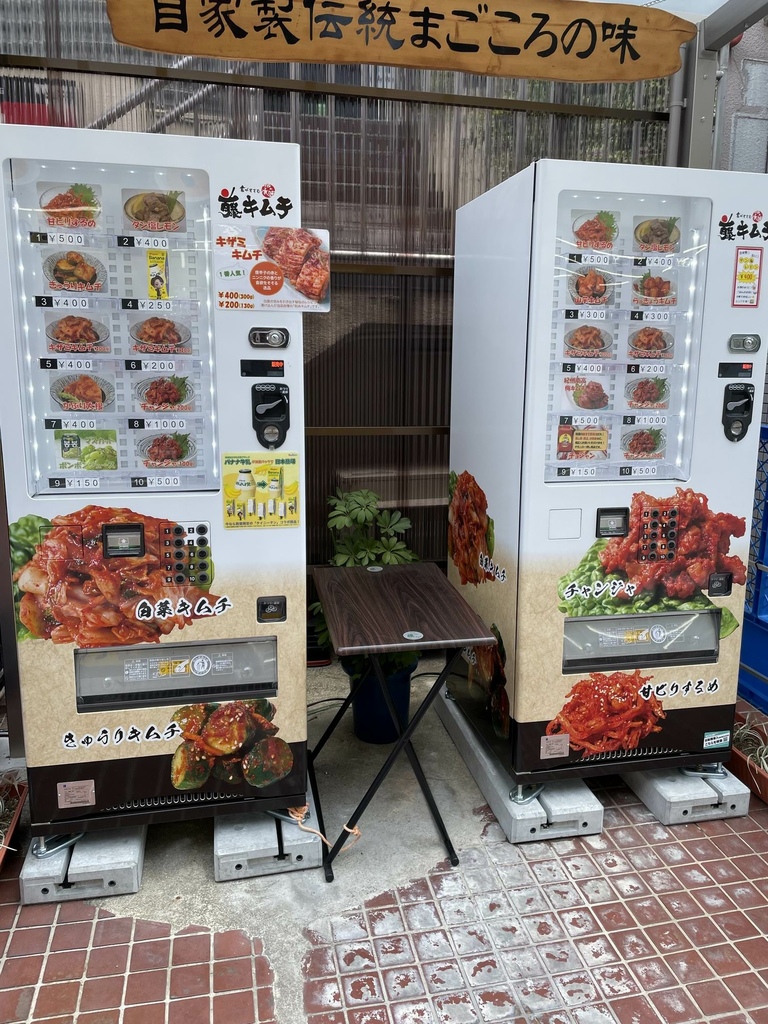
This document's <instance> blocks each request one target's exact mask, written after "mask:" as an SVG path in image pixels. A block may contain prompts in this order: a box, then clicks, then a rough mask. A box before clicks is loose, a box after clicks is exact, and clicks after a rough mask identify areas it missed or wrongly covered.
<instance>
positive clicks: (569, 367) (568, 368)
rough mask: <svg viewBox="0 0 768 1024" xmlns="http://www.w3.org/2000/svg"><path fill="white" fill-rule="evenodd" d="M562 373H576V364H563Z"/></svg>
mask: <svg viewBox="0 0 768 1024" xmlns="http://www.w3.org/2000/svg"><path fill="white" fill-rule="evenodd" d="M563 373H576V363H563Z"/></svg>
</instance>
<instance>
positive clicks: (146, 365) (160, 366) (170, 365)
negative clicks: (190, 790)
mask: <svg viewBox="0 0 768 1024" xmlns="http://www.w3.org/2000/svg"><path fill="white" fill-rule="evenodd" d="M131 361H132V362H137V360H131ZM141 369H142V370H153V371H155V372H162V373H173V372H174V370H175V369H176V363H174V361H173V360H172V359H142V360H141Z"/></svg>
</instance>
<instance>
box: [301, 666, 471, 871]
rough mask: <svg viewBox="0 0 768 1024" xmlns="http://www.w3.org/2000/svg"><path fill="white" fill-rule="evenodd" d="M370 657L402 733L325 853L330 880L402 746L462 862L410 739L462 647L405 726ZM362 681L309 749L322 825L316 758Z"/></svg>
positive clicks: (452, 855) (451, 855) (451, 854)
mask: <svg viewBox="0 0 768 1024" xmlns="http://www.w3.org/2000/svg"><path fill="white" fill-rule="evenodd" d="M368 657H369V658H370V659H371V663H372V664H373V670H374V673H375V675H376V679H377V681H378V683H379V686H380V687H381V692H382V695H383V697H384V700H385V702H386V705H387V710H388V711H389V714H390V716H391V718H392V721H393V722H394V723H395V727H396V728H397V731H398V733H399V737H398V740H397V742H396V743H395V745H394V747H393V748H392V750H391V751H390V753H389V756H388V757H387V759H386V761H385V762H384V764H383V765H382V767H381V768H380V769H379V772H378V774H377V775H376V778H375V779H374V780H373V782H372V783H371V785H370V786H369V787H368V790H367V792H366V794H365V796H364V797H363V798H362V800H361V801H360V803H359V804H358V805H357V807H356V808H355V809H354V811H353V812H352V814H351V815H350V817H349V820H348V821H347V823H346V825H345V826H344V828H343V829H342V831H341V833H340V834H339V837H338V839H337V840H336V842H335V843H334V844H333V846H332V847H331V849H330V850H329V851H327V852H326V854H325V856H324V858H323V867H324V869H325V880H326V881H327V882H332V881H333V868H332V864H333V861H334V860H335V858H336V856H337V855H338V853H339V851H340V850H341V848H342V846H343V845H344V843H345V842H346V841H347V840H348V839H349V834H350V832H352V831H353V830H354V828H355V826H356V825H357V823H358V821H359V820H360V818H361V817H362V815H363V813H364V812H365V809H366V808H367V807H368V804H369V803H370V802H371V800H372V799H373V798H374V796H375V795H376V792H377V790H378V789H379V787H380V786H381V784H382V782H383V781H384V780H385V779H386V777H387V775H389V772H390V771H391V769H392V766H393V764H394V763H395V761H396V760H397V758H398V757H399V755H400V753H401V751H403V750H405V753H406V756H407V758H408V760H409V761H410V764H411V768H412V770H413V773H414V775H415V776H416V780H417V782H418V783H419V786H420V787H421V791H422V793H423V794H424V799H425V800H426V801H427V806H428V807H429V810H430V813H431V815H432V819H433V820H434V822H435V825H436V827H437V830H438V832H439V833H440V837H441V838H442V840H443V844H444V845H445V849H446V851H447V853H448V859H449V861H450V862H451V864H453V865H454V867H455V866H456V865H457V864H458V863H459V858H458V855H457V854H456V850H455V849H454V847H453V843H452V842H451V838H450V836H449V835H448V830H447V829H446V827H445V822H444V821H443V819H442V816H441V814H440V811H439V810H438V808H437V804H436V803H435V798H434V796H433V795H432V790H431V789H430V788H429V783H428V782H427V779H426V776H425V775H424V771H423V769H422V767H421V764H420V763H419V759H418V758H417V756H416V751H415V750H414V749H413V745H412V743H411V736H412V735H413V734H414V732H415V731H416V729H417V728H418V726H419V723H420V722H421V720H422V718H423V717H424V715H425V714H426V713H427V711H428V710H429V708H430V706H431V705H432V703H433V701H434V700H435V698H436V697H437V696H438V694H439V693H440V690H441V688H442V687H443V686H444V685H445V680H446V679H447V678H448V676H449V675H450V673H451V671H452V669H453V666H454V665H455V664H456V662H457V661H458V660H459V658H460V657H461V649H460V648H457V649H456V650H455V651H454V652H452V657H450V658H449V659H448V662H447V664H446V666H445V668H444V669H443V670H442V672H441V673H440V675H439V676H438V677H437V679H436V680H435V682H434V683H433V684H432V687H431V688H430V690H429V693H428V694H427V695H426V697H425V698H424V700H423V701H422V702H421V704H420V705H419V707H418V709H417V710H416V712H415V714H414V715H413V717H412V718H411V720H410V722H409V723H408V725H407V726H406V728H405V729H403V728H402V726H401V725H400V719H399V718H398V715H397V710H396V709H395V705H394V703H393V701H392V698H391V696H390V694H389V690H388V688H387V679H386V676H385V675H384V672H383V670H382V667H381V663H380V662H379V659H378V656H377V655H376V654H370V655H368ZM362 684H363V677H361V678H360V679H358V681H357V683H356V684H355V686H354V687H353V688H352V692H351V693H350V694H349V696H348V697H347V698H346V699H345V700H344V703H343V704H342V705H341V707H340V708H339V710H338V711H337V712H336V714H335V715H334V717H333V719H332V721H331V722H330V724H329V725H328V728H327V729H326V730H325V732H324V733H323V735H322V736H321V737H320V739H319V740H318V742H317V745H316V746H315V748H314V750H308V751H307V756H308V762H309V780H310V786H311V787H312V792H313V794H314V798H315V803H316V806H317V812H318V820H319V821H320V823H321V828H322V811H321V810H320V799H319V795H318V792H317V781H316V779H315V772H314V762H315V760H316V759H317V757H318V755H319V754H320V751H321V750H322V749H323V747H324V746H325V744H326V742H327V741H328V740H329V739H330V737H331V735H332V734H333V732H334V730H335V729H336V726H337V725H338V724H339V722H340V721H341V719H342V718H343V717H344V714H345V713H346V711H347V708H349V706H350V704H351V703H352V700H353V698H354V697H355V695H356V694H357V691H358V690H359V688H360V687H361V686H362Z"/></svg>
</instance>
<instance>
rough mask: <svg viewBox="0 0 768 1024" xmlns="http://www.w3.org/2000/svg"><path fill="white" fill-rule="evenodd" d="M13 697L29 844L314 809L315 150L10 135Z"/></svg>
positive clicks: (323, 301) (319, 249)
mask: <svg viewBox="0 0 768 1024" xmlns="http://www.w3.org/2000/svg"><path fill="white" fill-rule="evenodd" d="M0 137H1V138H2V142H3V153H4V160H3V164H2V181H3V191H4V201H3V204H2V206H3V211H2V221H1V222H0V224H1V227H0V233H1V234H2V242H1V243H0V244H2V246H3V247H4V251H5V259H4V261H3V263H4V268H3V271H2V273H0V301H2V305H3V308H4V309H5V311H6V326H7V331H6V345H5V358H4V365H3V375H2V381H0V391H1V398H0V434H1V436H2V461H3V485H4V487H3V491H4V502H5V512H6V516H5V518H6V519H7V524H8V525H7V528H6V527H5V526H4V527H3V554H2V565H3V568H4V574H3V575H4V582H3V584H2V595H1V600H0V616H1V620H0V625H1V627H2V645H3V651H4V654H5V659H6V667H7V675H8V677H9V678H10V679H16V680H18V691H19V694H20V703H21V714H22V719H23V735H24V748H25V755H26V760H27V766H28V777H29V794H30V807H31V818H32V830H33V834H35V835H38V836H45V835H47V834H50V833H53V832H57V833H61V832H68V831H69V832H73V831H77V830H87V829H92V828H96V827H99V826H107V825H109V826H114V825H115V824H127V823H131V824H144V823H148V822H150V821H155V820H162V819H163V818H169V817H174V818H180V817H185V816H192V815H201V814H213V813H218V812H221V811H227V810H233V809H241V810H242V809H243V808H244V807H253V808H256V809H263V810H265V809H271V808H276V807H280V806H282V807H284V806H286V805H292V804H295V803H299V804H303V803H305V794H306V782H305V774H306V699H305V645H306V610H305V609H306V599H305V585H306V570H305V540H304V494H303V487H304V455H303V453H304V442H303V433H304V427H303V361H302V311H303V310H316V311H322V310H323V309H327V308H328V301H329V299H328V280H329V273H328V269H329V263H328V261H329V255H328V247H327V235H324V234H323V233H322V232H311V231H307V230H305V229H304V228H302V227H301V207H300V197H299V155H298V147H296V146H292V145H277V144H270V143H256V142H248V143H246V142H230V141H224V140H221V139H209V140H205V139H195V138H189V137H182V136H172V137H171V136H169V137H162V136H160V137H157V136H141V135H135V134H123V133H118V132H96V131H79V130H70V129H49V128H31V127H29V128H22V127H16V126H5V127H3V128H1V129H0Z"/></svg>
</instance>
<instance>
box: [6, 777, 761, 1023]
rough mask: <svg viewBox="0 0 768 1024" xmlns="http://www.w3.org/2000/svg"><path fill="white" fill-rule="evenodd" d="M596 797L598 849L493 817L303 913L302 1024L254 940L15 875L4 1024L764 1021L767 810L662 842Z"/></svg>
mask: <svg viewBox="0 0 768 1024" xmlns="http://www.w3.org/2000/svg"><path fill="white" fill-rule="evenodd" d="M595 788H596V792H597V794H598V796H599V797H600V798H601V799H602V800H603V801H604V803H605V806H606V813H605V826H606V827H605V830H604V832H603V834H602V835H601V836H595V837H580V838H577V839H573V840H570V839H565V840H556V841H553V842H551V843H546V842H539V843H534V844H524V845H521V846H512V845H510V844H509V843H507V842H506V840H505V839H504V837H503V835H502V833H501V830H500V829H499V826H498V825H497V824H496V822H495V821H493V819H492V817H491V816H490V814H489V813H488V817H487V824H486V826H485V829H484V835H483V841H482V843H481V844H479V845H478V846H477V847H476V848H474V849H470V850H464V851H462V852H461V854H460V856H461V864H460V866H459V867H458V868H453V869H452V868H450V866H449V865H448V864H447V862H443V863H441V864H439V865H437V866H436V867H435V868H434V870H432V871H431V872H429V874H428V876H426V877H423V878H418V879H415V880H413V881H412V882H411V883H409V884H407V885H405V886H401V887H399V888H397V889H393V890H391V891H386V892H381V893H379V894H378V895H376V896H374V897H373V898H371V899H368V900H367V901H366V902H365V904H364V905H363V906H360V907H353V908H345V907H341V906H340V907H339V908H338V911H337V912H336V913H335V914H334V915H333V916H332V917H325V918H322V919H319V920H313V915H312V908H311V906H308V907H307V929H306V931H305V935H304V936H303V937H302V936H300V935H298V934H297V935H296V944H297V945H301V944H304V945H305V946H306V948H307V949H308V952H307V955H306V957H305V960H304V965H303V972H302V973H301V974H299V973H298V972H297V976H296V977H295V978H286V977H285V976H284V975H283V976H282V977H280V978H279V980H280V983H281V984H290V985H295V986H296V987H297V989H299V990H300V989H301V987H302V986H303V992H304V1007H305V1014H304V1015H303V1016H302V1018H301V1021H299V1020H290V1021H289V1020H280V1019H279V1017H278V1016H277V1015H276V1013H275V1009H274V1006H275V1003H274V994H275V993H274V984H273V972H272V966H273V965H271V964H270V961H269V959H268V957H269V955H270V950H269V949H266V950H265V949H263V947H262V942H261V940H260V938H259V936H258V935H255V936H254V935H247V934H245V933H244V932H241V931H228V932H212V931H211V930H210V929H208V928H206V927H205V926H204V925H202V924H201V925H200V926H199V927H194V926H193V927H187V928H185V929H183V930H182V931H179V932H177V933H175V934H172V930H171V928H170V926H169V925H167V924H160V923H157V922H152V921H144V920H134V919H133V918H130V917H116V916H113V915H112V914H110V913H109V912H107V911H104V910H97V909H95V908H94V907H91V906H90V905H88V904H86V903H82V902H72V903H62V904H58V905H57V904H49V905H43V906H38V907H19V905H18V882H17V880H16V876H17V874H18V870H19V867H20V858H19V857H15V858H9V859H8V860H6V863H5V864H4V866H3V870H2V874H0V950H2V951H3V956H2V959H1V960H0V1024H11V1022H20V1021H38V1020H45V1021H48V1022H49V1024H65V1022H67V1024H70V1022H73V1024H74V1022H77V1024H211V1022H213V1024H254V1022H256V1024H268V1022H269V1024H271V1022H275V1024H302V1022H303V1021H306V1024H475V1022H477V1024H703V1022H713V1024H714V1022H717V1024H768V938H767V936H768V831H767V829H768V807H766V806H765V805H763V804H762V803H760V802H759V801H757V800H753V804H752V809H751V813H750V815H749V817H747V818H741V819H733V820H731V821H729V822H703V823H701V824H694V823H691V824H688V825H684V826H675V827H671V828H665V827H664V826H662V825H659V824H658V822H656V821H655V819H654V818H653V817H652V815H651V814H650V813H649V812H648V811H647V810H646V809H645V807H644V806H642V805H641V804H640V803H639V802H638V801H637V799H636V798H635V796H634V795H633V794H632V793H631V792H630V791H629V790H628V789H627V788H626V787H624V786H623V785H622V784H621V783H620V782H619V781H618V780H615V779H610V780H607V781H605V782H603V783H600V784H596V785H595ZM370 857H371V871H372V873H373V872H374V871H375V857H376V851H375V849H371V851H370ZM238 884H239V883H231V885H234V886H237V885H238ZM317 884H318V886H324V885H325V883H324V882H323V881H322V878H321V875H320V873H319V872H318V875H317ZM256 920H257V918H256ZM278 973H279V972H278Z"/></svg>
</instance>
